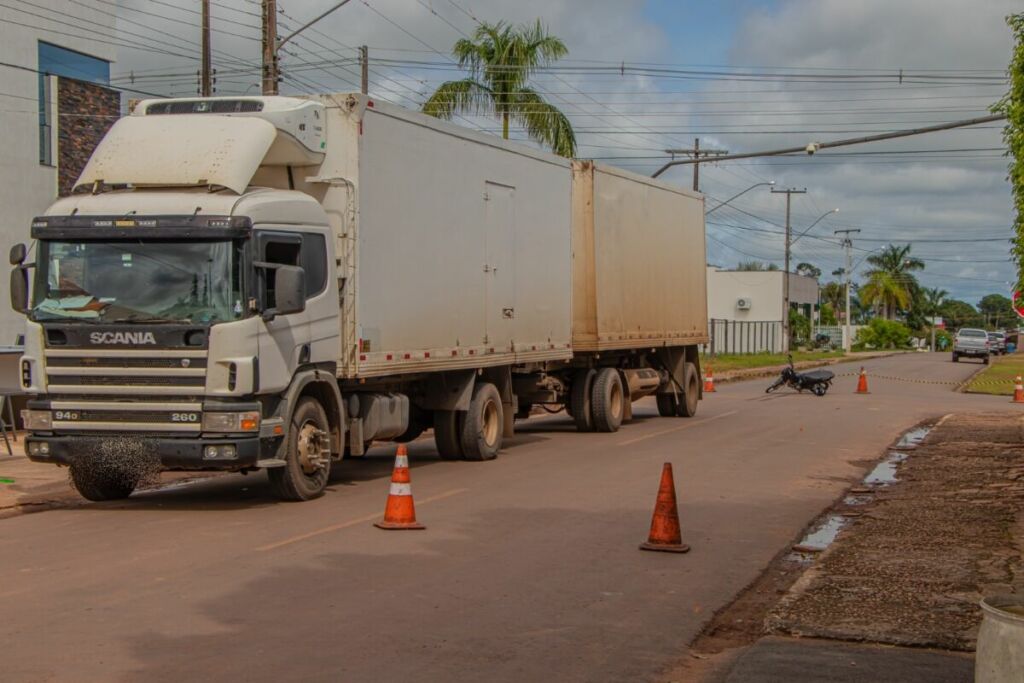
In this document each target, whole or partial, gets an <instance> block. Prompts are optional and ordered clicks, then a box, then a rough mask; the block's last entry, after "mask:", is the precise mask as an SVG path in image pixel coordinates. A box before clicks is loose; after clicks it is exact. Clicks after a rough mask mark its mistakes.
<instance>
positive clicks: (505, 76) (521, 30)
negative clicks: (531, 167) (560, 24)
mask: <svg viewBox="0 0 1024 683" xmlns="http://www.w3.org/2000/svg"><path fill="white" fill-rule="evenodd" d="M568 53H569V50H568V48H566V47H565V43H563V42H562V41H561V40H560V39H558V38H556V37H554V36H552V35H550V34H548V32H547V29H545V28H544V27H543V26H542V25H541V23H540V19H538V20H537V22H536V23H534V24H532V25H530V24H521V25H518V26H513V25H511V24H508V23H505V22H503V21H499V22H498V23H497V24H489V23H486V22H484V23H482V24H480V26H478V27H477V29H476V31H475V32H474V33H473V37H472V38H462V39H460V40H458V41H457V42H456V43H455V46H454V47H453V48H452V54H454V56H455V57H457V58H458V60H459V66H460V67H462V68H464V69H468V70H469V77H468V78H464V79H462V80H459V81H447V82H446V83H442V84H441V85H440V86H438V88H437V90H436V91H434V94H433V95H431V96H430V98H429V99H428V100H427V101H426V102H425V103H424V104H423V112H424V113H425V114H430V115H431V116H436V117H438V118H441V119H446V120H451V118H452V117H453V116H455V114H457V113H460V112H466V113H470V114H483V113H487V114H493V115H496V116H497V117H498V118H499V119H501V130H502V137H503V138H505V139H506V140H507V139H508V132H509V124H510V123H511V122H512V121H515V122H516V123H518V124H520V125H522V126H523V127H524V128H526V132H527V134H528V135H529V136H530V137H531V138H532V139H534V140H536V141H537V142H540V143H542V144H544V145H547V146H548V147H550V148H551V149H552V151H554V152H555V154H560V155H562V156H564V157H572V156H574V155H575V154H576V135H575V133H573V130H572V125H571V124H570V123H569V119H568V118H567V117H566V116H565V114H563V113H562V112H561V110H559V109H558V108H557V107H555V106H554V105H552V104H550V103H548V102H547V100H545V99H544V98H543V97H542V96H541V95H540V94H539V93H538V92H537V91H536V90H533V89H531V88H530V87H529V86H528V83H529V80H530V76H531V75H532V74H533V73H534V72H535V71H536V70H537V69H538V68H540V67H542V66H547V65H548V64H551V63H552V62H554V61H556V60H558V59H560V58H562V57H564V56H565V55H567V54H568Z"/></svg>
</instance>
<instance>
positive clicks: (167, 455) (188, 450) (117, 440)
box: [25, 434, 274, 471]
mask: <svg viewBox="0 0 1024 683" xmlns="http://www.w3.org/2000/svg"><path fill="white" fill-rule="evenodd" d="M264 443H265V440H264V439H260V438H259V437H257V436H251V437H236V438H232V437H227V438H224V437H216V438H212V437H211V438H204V437H198V438H181V437H170V436H155V437H142V438H140V437H134V436H132V437H128V436H125V435H124V434H104V435H99V434H89V435H85V434H81V435H79V434H75V435H73V436H72V435H59V436H56V435H54V436H48V435H44V434H31V435H29V436H27V437H25V453H26V454H27V455H28V459H29V460H32V461H33V462H48V463H52V464H56V465H71V464H72V463H74V462H75V461H76V460H78V459H79V458H93V457H110V458H117V457H118V455H119V451H121V452H123V453H124V454H125V455H126V456H127V455H129V454H130V455H131V456H132V457H150V458H154V459H155V460H158V461H159V463H160V467H161V469H165V470H228V471H233V470H240V469H245V468H249V467H255V466H256V462H257V461H258V460H259V459H260V452H261V450H262V449H263V448H264V445H263V444H264ZM34 444H35V445H34ZM44 444H45V445H44ZM211 446H213V447H216V451H215V452H213V451H211V448H210V447H211ZM265 447H266V448H267V449H268V450H272V449H274V446H273V445H272V444H267V446H265ZM268 457H271V456H268Z"/></svg>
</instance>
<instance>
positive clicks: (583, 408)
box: [568, 370, 597, 432]
mask: <svg viewBox="0 0 1024 683" xmlns="http://www.w3.org/2000/svg"><path fill="white" fill-rule="evenodd" d="M596 374H597V373H596V372H595V371H593V370H579V371H577V372H576V374H575V375H574V376H573V380H572V387H571V388H570V390H569V410H568V412H569V413H570V414H571V415H572V419H573V420H574V421H575V422H576V429H577V430H578V431H581V432H592V431H594V413H593V411H592V410H591V401H590V390H591V387H592V386H593V384H594V376H595V375H596Z"/></svg>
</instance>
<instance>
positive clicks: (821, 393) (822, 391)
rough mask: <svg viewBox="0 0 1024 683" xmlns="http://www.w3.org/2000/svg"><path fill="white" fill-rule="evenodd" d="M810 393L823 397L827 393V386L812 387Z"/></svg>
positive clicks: (816, 385)
mask: <svg viewBox="0 0 1024 683" xmlns="http://www.w3.org/2000/svg"><path fill="white" fill-rule="evenodd" d="M811 391H813V392H814V395H815V396H824V395H825V392H826V391H828V385H826V384H815V385H814V386H813V387H811Z"/></svg>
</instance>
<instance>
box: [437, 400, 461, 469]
mask: <svg viewBox="0 0 1024 683" xmlns="http://www.w3.org/2000/svg"><path fill="white" fill-rule="evenodd" d="M464 416H465V413H462V412H460V411H458V410H435V411H434V445H436V446H437V454H438V455H439V456H441V459H442V460H461V459H462V422H463V420H464Z"/></svg>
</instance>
